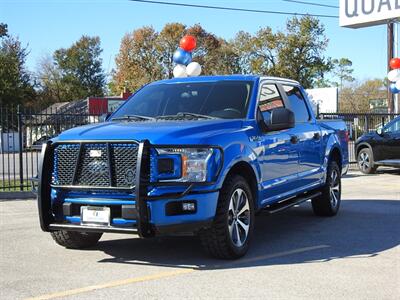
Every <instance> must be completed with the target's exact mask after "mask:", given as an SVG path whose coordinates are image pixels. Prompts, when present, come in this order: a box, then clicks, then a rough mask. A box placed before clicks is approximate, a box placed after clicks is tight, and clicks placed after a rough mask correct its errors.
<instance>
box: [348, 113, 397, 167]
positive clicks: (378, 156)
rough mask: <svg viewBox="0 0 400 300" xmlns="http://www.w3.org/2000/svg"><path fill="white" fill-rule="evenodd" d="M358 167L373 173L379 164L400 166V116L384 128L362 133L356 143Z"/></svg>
mask: <svg viewBox="0 0 400 300" xmlns="http://www.w3.org/2000/svg"><path fill="white" fill-rule="evenodd" d="M355 151H356V155H357V163H358V168H359V169H360V171H361V172H363V173H364V174H373V173H375V171H376V169H377V168H378V167H379V166H389V167H399V168H400V117H397V118H395V119H394V120H392V121H391V122H390V123H388V124H386V125H385V126H384V127H383V128H382V129H379V130H377V131H374V132H370V133H366V134H364V135H362V136H361V137H360V138H359V139H358V140H357V141H356V145H355Z"/></svg>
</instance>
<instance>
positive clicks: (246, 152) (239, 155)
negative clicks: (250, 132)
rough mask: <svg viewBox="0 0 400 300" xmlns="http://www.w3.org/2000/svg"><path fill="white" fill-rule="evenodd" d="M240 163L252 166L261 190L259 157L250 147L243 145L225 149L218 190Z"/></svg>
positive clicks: (230, 146)
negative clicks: (233, 168)
mask: <svg viewBox="0 0 400 300" xmlns="http://www.w3.org/2000/svg"><path fill="white" fill-rule="evenodd" d="M239 162H246V163H248V164H249V165H250V166H251V168H252V170H253V172H254V175H255V177H256V180H257V186H258V188H260V187H259V184H260V178H261V169H260V166H259V164H258V163H257V155H256V154H255V153H254V151H253V150H252V148H251V147H250V146H248V145H246V144H243V143H234V144H230V145H229V146H228V147H226V148H225V149H224V164H223V167H222V171H221V174H220V176H219V178H218V180H217V183H216V186H217V188H218V189H220V188H221V187H222V185H223V183H224V181H225V179H226V177H227V175H228V173H229V171H230V170H231V169H232V167H233V166H235V165H236V164H237V163H239Z"/></svg>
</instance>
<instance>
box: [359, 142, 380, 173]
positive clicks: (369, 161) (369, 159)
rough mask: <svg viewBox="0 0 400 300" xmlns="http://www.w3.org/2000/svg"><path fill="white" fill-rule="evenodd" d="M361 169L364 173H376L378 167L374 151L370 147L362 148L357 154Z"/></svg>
mask: <svg viewBox="0 0 400 300" xmlns="http://www.w3.org/2000/svg"><path fill="white" fill-rule="evenodd" d="M357 163H358V168H359V170H360V171H361V172H362V173H364V174H374V173H375V172H376V169H377V167H376V166H375V165H374V158H373V155H372V151H371V150H370V149H369V148H363V149H361V150H360V152H359V153H358V156H357Z"/></svg>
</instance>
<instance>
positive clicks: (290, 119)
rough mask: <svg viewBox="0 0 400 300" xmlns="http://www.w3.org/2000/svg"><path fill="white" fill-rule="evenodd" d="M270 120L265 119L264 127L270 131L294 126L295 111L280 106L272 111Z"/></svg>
mask: <svg viewBox="0 0 400 300" xmlns="http://www.w3.org/2000/svg"><path fill="white" fill-rule="evenodd" d="M270 114H271V117H270V118H269V120H264V121H263V123H264V125H265V126H264V127H265V128H266V129H267V130H268V131H277V130H283V129H289V128H293V127H294V125H295V118H294V113H293V112H292V111H291V110H290V109H287V108H284V107H278V108H274V109H272V110H271V111H270Z"/></svg>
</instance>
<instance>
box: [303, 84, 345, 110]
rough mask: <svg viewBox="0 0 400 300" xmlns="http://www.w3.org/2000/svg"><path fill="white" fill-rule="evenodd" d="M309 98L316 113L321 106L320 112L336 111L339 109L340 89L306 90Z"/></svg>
mask: <svg viewBox="0 0 400 300" xmlns="http://www.w3.org/2000/svg"><path fill="white" fill-rule="evenodd" d="M306 93H307V96H308V99H309V100H310V102H311V106H312V107H313V110H314V113H317V106H319V112H320V113H335V112H337V109H338V89H337V88H335V87H334V88H320V89H308V90H306Z"/></svg>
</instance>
